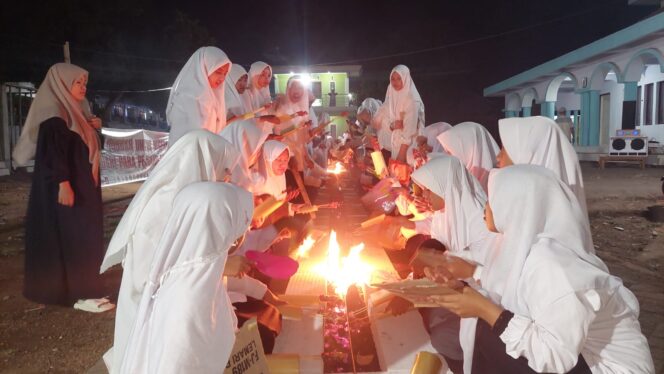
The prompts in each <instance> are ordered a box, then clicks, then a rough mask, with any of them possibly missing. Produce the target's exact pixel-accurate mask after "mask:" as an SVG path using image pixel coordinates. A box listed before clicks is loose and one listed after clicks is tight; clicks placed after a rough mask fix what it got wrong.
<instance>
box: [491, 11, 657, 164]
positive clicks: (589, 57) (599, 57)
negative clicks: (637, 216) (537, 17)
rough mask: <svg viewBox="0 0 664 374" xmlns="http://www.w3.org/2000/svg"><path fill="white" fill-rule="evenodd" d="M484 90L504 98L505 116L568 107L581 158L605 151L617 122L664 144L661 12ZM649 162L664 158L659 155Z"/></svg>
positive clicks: (551, 113)
mask: <svg viewBox="0 0 664 374" xmlns="http://www.w3.org/2000/svg"><path fill="white" fill-rule="evenodd" d="M632 2H638V0H637V1H634V0H633V1H632ZM484 96H486V97H504V98H505V109H504V113H505V117H515V116H524V117H526V116H531V115H538V114H541V115H544V116H548V117H551V118H554V115H555V112H556V110H557V109H559V108H561V107H565V108H566V109H567V112H568V114H569V115H571V116H572V118H573V120H574V122H575V148H576V149H577V152H578V153H579V159H581V160H597V159H598V157H599V156H600V155H606V154H607V153H608V151H609V137H610V136H613V135H614V134H616V130H620V129H638V130H640V131H641V134H642V135H644V136H647V137H648V139H649V140H650V141H651V142H652V143H651V145H656V144H657V143H654V142H653V141H656V142H659V144H660V145H663V146H664V12H661V11H660V12H659V13H657V14H655V15H653V16H651V17H649V18H646V19H644V20H642V21H640V22H638V23H636V24H634V25H632V26H630V27H627V28H625V29H622V30H620V31H618V32H615V33H613V34H611V35H609V36H607V37H604V38H602V39H599V40H597V41H595V42H593V43H591V44H588V45H586V46H583V47H581V48H579V49H577V50H574V51H572V52H569V53H567V54H565V55H562V56H560V57H558V58H556V59H553V60H551V61H548V62H546V63H544V64H541V65H539V66H536V67H534V68H532V69H530V70H527V71H524V72H522V73H520V74H517V75H515V76H513V77H511V78H508V79H506V80H504V81H502V82H499V83H496V84H494V85H493V86H490V87H487V88H485V89H484ZM659 149H663V148H659ZM647 162H648V163H649V164H658V165H664V155H659V156H658V155H651V156H649V157H648V160H647Z"/></svg>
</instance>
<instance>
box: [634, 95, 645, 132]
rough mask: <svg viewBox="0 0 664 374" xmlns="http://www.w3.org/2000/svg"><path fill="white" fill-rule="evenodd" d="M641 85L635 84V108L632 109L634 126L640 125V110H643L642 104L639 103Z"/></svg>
mask: <svg viewBox="0 0 664 374" xmlns="http://www.w3.org/2000/svg"><path fill="white" fill-rule="evenodd" d="M642 88H643V87H642V86H637V87H636V110H635V111H634V115H635V116H636V118H634V124H635V126H641V118H642V116H641V111H642V110H643V106H642V105H641V89H642Z"/></svg>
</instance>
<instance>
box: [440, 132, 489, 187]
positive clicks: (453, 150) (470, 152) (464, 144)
mask: <svg viewBox="0 0 664 374" xmlns="http://www.w3.org/2000/svg"><path fill="white" fill-rule="evenodd" d="M438 141H439V142H440V144H441V145H442V146H443V149H444V150H445V151H446V152H447V153H449V154H451V155H452V156H455V157H458V158H459V159H460V160H461V162H463V163H464V165H465V166H466V169H468V171H470V173H471V174H473V175H474V176H475V178H477V180H478V181H479V182H480V184H481V185H482V188H483V189H484V191H486V190H487V185H488V183H489V172H490V171H491V169H493V168H494V167H495V166H496V156H497V155H498V152H499V151H500V149H499V148H498V144H496V141H495V140H493V137H492V136H491V134H489V132H488V131H487V129H486V128H484V126H482V125H480V124H479V123H475V122H462V123H460V124H458V125H456V126H454V127H452V128H451V129H450V130H448V131H445V132H444V133H442V134H440V135H439V136H438Z"/></svg>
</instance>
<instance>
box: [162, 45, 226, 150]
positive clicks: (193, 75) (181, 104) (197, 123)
mask: <svg viewBox="0 0 664 374" xmlns="http://www.w3.org/2000/svg"><path fill="white" fill-rule="evenodd" d="M226 64H228V65H232V64H231V60H230V59H229V58H228V56H226V54H225V53H224V52H223V51H222V50H221V49H219V48H217V47H201V48H199V49H198V50H197V51H196V52H194V54H193V55H191V57H190V58H189V60H188V61H187V63H186V64H185V65H184V67H183V68H182V70H180V74H178V77H177V78H176V79H175V83H173V87H172V88H171V94H170V96H169V97H168V104H167V105H166V120H167V121H168V125H169V126H170V127H171V133H170V136H169V144H174V143H175V142H176V141H177V140H178V139H180V138H181V137H182V136H183V135H184V134H186V133H187V132H189V131H191V130H198V129H205V130H208V131H210V132H212V133H214V134H218V133H219V131H221V129H223V128H224V126H226V107H225V101H224V83H223V82H222V83H221V85H220V86H219V87H217V88H216V89H212V87H211V86H210V82H209V81H208V77H209V76H210V75H211V74H212V73H214V72H215V71H216V70H217V69H219V68H220V67H222V66H224V65H226ZM231 67H232V66H229V68H231ZM229 70H230V69H229Z"/></svg>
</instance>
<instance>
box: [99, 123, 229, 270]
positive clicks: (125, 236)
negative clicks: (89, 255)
mask: <svg viewBox="0 0 664 374" xmlns="http://www.w3.org/2000/svg"><path fill="white" fill-rule="evenodd" d="M237 159H238V153H237V151H236V150H235V149H234V148H233V146H232V145H231V144H230V143H229V142H227V141H226V140H225V139H223V138H222V137H221V136H218V135H215V134H212V133H211V132H208V131H204V130H195V131H191V132H189V133H187V134H185V135H184V136H183V137H182V139H180V140H179V141H178V142H177V143H175V144H174V145H173V146H171V147H170V148H169V149H168V151H166V154H165V155H164V157H163V158H162V159H161V161H159V163H158V164H157V166H156V167H155V168H154V170H153V171H152V172H151V173H150V176H149V177H148V179H147V180H146V181H145V182H144V183H143V185H142V186H141V188H140V189H139V190H138V192H137V193H136V196H134V198H133V199H132V201H131V204H129V207H128V208H127V210H126V211H125V213H124V215H123V216H122V219H121V220H120V223H119V224H118V226H117V228H116V229H115V233H114V234H113V237H112V238H111V242H110V243H109V245H108V250H107V251H106V256H105V258H104V262H103V263H102V265H101V272H102V273H103V272H104V271H106V270H107V269H108V268H110V267H111V266H113V265H115V264H119V263H120V262H121V261H122V259H123V258H124V257H125V253H126V250H127V244H128V243H129V242H130V241H132V238H133V236H134V234H136V233H139V234H140V235H143V236H148V237H151V238H153V240H154V243H153V245H154V247H152V248H145V247H143V248H138V250H140V251H142V252H144V253H145V258H146V261H148V262H149V261H150V260H151V259H152V255H153V253H154V249H155V247H156V245H157V243H156V240H157V239H156V238H159V237H160V236H161V234H162V233H163V230H164V227H165V226H166V220H167V219H168V215H169V214H170V211H171V209H172V206H173V205H172V204H173V199H174V198H175V195H176V194H177V193H178V192H180V190H182V189H183V188H184V187H185V186H187V185H188V184H191V183H194V182H201V181H222V180H223V179H224V177H225V176H226V171H225V170H226V169H229V170H232V169H233V167H234V165H235V164H236V163H237Z"/></svg>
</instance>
